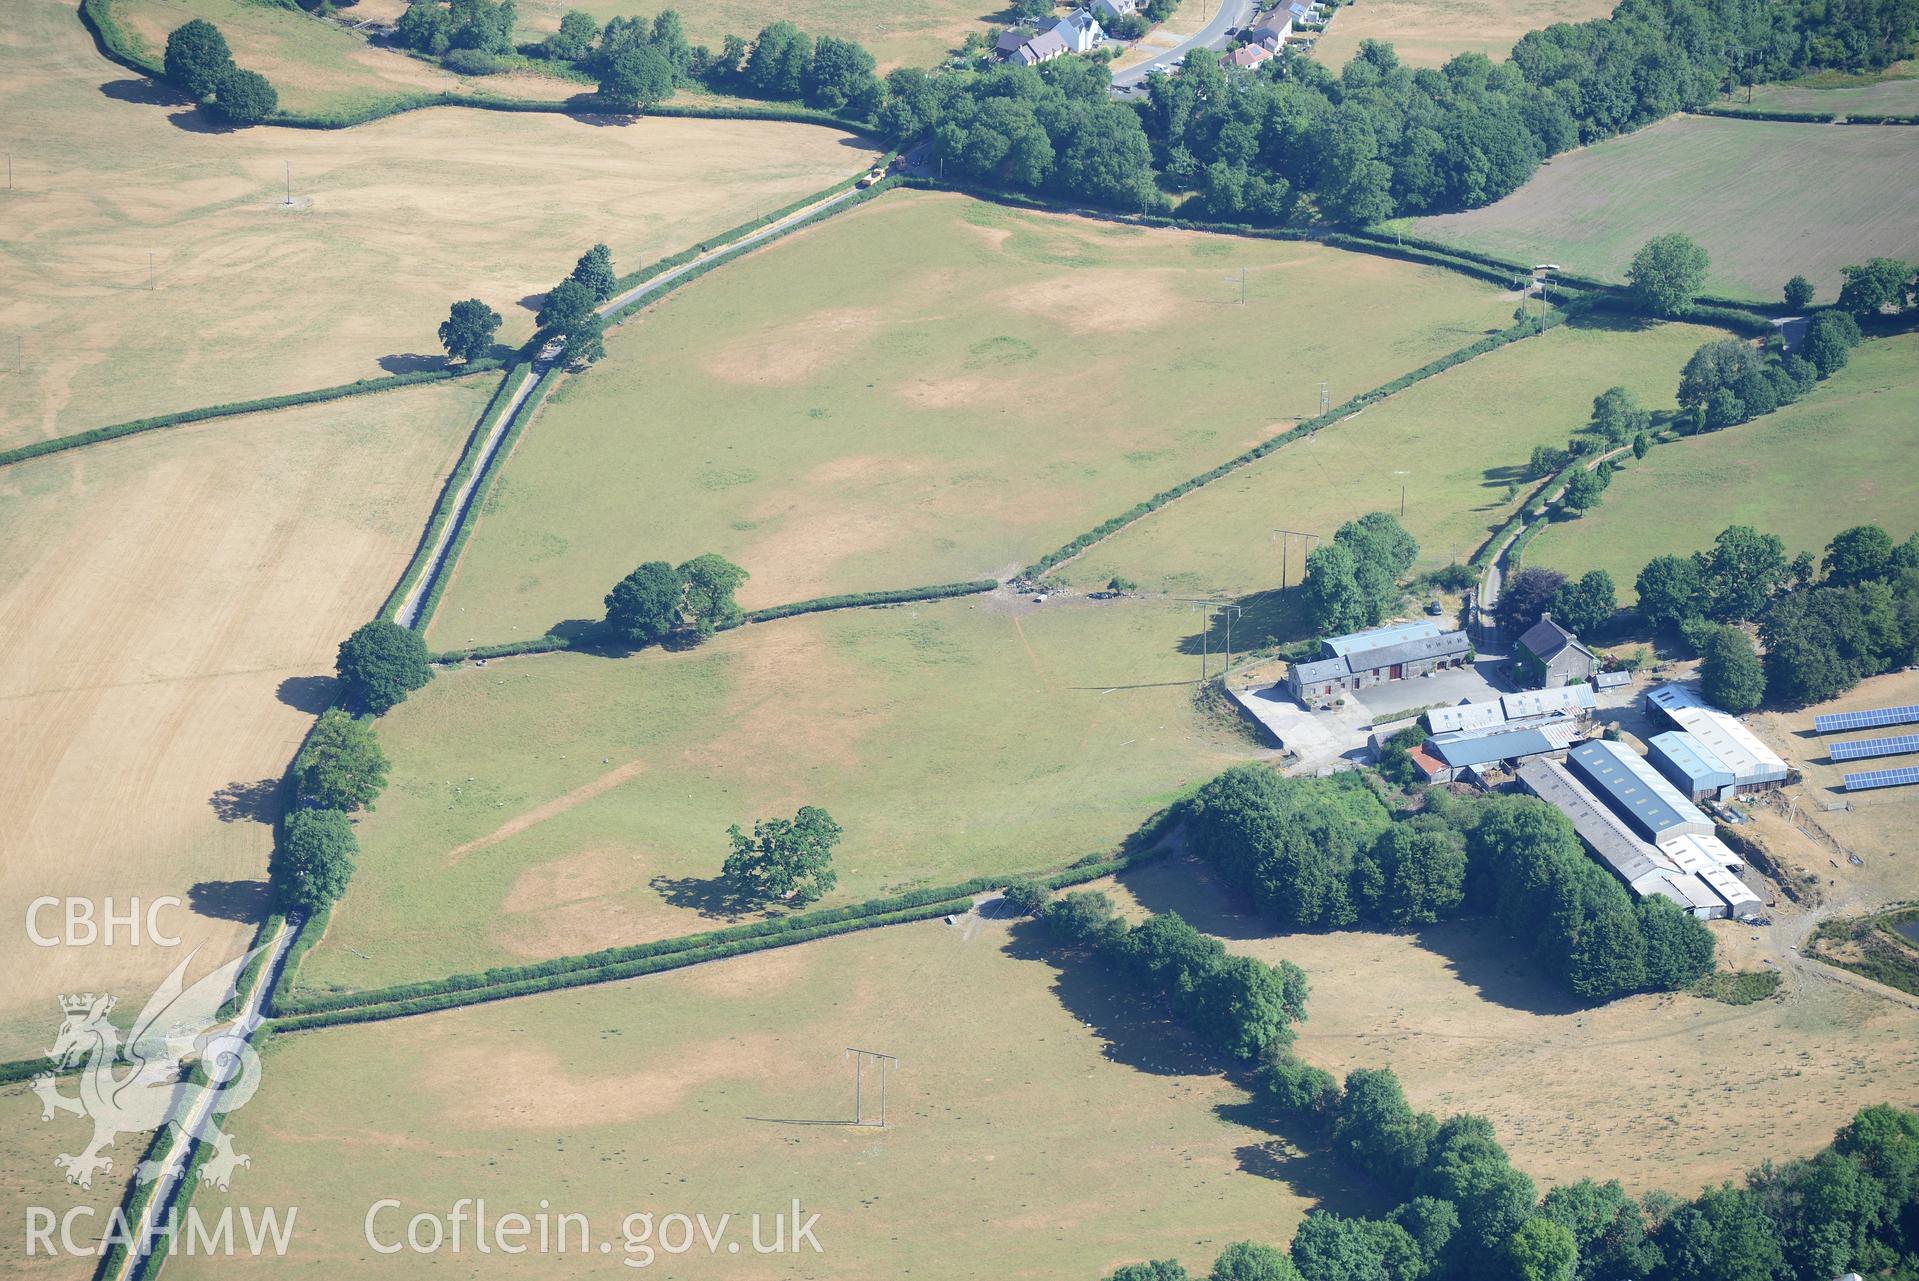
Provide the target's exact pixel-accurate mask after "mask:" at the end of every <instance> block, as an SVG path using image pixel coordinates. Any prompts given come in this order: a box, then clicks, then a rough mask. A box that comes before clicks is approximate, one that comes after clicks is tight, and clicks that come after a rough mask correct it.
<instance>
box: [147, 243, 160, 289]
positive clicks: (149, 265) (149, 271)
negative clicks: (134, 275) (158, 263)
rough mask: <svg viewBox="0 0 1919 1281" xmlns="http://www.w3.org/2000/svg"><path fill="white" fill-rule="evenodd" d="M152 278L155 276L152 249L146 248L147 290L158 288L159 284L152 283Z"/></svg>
mask: <svg viewBox="0 0 1919 1281" xmlns="http://www.w3.org/2000/svg"><path fill="white" fill-rule="evenodd" d="M154 280H155V278H154V274H153V251H152V250H151V249H149V250H147V288H148V290H153V289H157V288H159V286H158V285H157V284H155V283H154Z"/></svg>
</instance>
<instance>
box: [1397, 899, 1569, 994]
mask: <svg viewBox="0 0 1919 1281" xmlns="http://www.w3.org/2000/svg"><path fill="white" fill-rule="evenodd" d="M1413 938H1414V939H1416V940H1417V941H1418V943H1419V945H1420V946H1421V947H1423V948H1425V949H1426V950H1427V951H1428V952H1431V953H1433V954H1434V955H1436V956H1438V957H1440V958H1442V959H1443V960H1444V961H1445V962H1446V968H1447V969H1448V970H1450V971H1451V972H1452V974H1453V976H1454V977H1455V978H1457V979H1458V980H1459V981H1460V982H1462V983H1464V984H1466V986H1468V987H1470V988H1472V989H1473V991H1474V992H1475V993H1477V994H1478V995H1479V997H1480V999H1482V1000H1485V1001H1489V1002H1491V1003H1492V1004H1494V1005H1503V1006H1505V1007H1506V1008H1507V1009H1509V1010H1519V1011H1522V1012H1523V1013H1526V1014H1577V1013H1579V1012H1580V1011H1582V1010H1588V1009H1591V1008H1592V1004H1591V1003H1590V1002H1586V1001H1582V1000H1580V999H1579V998H1578V997H1576V996H1573V995H1572V994H1570V993H1569V992H1567V991H1566V990H1565V989H1564V988H1561V987H1559V986H1558V985H1556V984H1555V983H1554V982H1553V981H1552V980H1551V979H1550V978H1548V977H1547V976H1546V975H1544V974H1542V973H1541V972H1540V971H1539V969H1538V967H1537V966H1536V965H1534V964H1533V963H1532V961H1531V960H1530V959H1528V958H1527V957H1526V956H1525V947H1526V943H1525V941H1524V940H1522V939H1513V938H1509V937H1507V935H1506V934H1505V932H1504V931H1502V930H1500V929H1498V928H1496V927H1495V926H1494V925H1493V923H1492V922H1491V921H1489V920H1487V919H1486V918H1483V917H1480V918H1466V919H1463V920H1457V921H1446V922H1443V923H1441V924H1439V925H1429V926H1427V927H1426V928H1425V929H1422V930H1419V931H1418V932H1417V933H1415V934H1414V935H1413Z"/></svg>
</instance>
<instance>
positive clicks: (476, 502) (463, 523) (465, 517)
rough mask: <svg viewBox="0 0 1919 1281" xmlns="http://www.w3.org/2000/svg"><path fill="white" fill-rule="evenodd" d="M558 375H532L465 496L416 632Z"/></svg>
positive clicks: (431, 569)
mask: <svg viewBox="0 0 1919 1281" xmlns="http://www.w3.org/2000/svg"><path fill="white" fill-rule="evenodd" d="M555 373H556V371H555V370H552V369H548V370H546V371H545V372H541V373H533V374H532V375H531V377H532V378H534V380H535V382H534V385H533V388H532V390H531V391H529V392H527V394H526V399H525V400H522V401H521V402H520V407H519V408H518V409H517V410H515V411H514V413H513V417H512V418H511V419H510V420H508V422H507V425H506V431H505V432H503V433H502V434H501V436H500V444H499V448H497V449H495V450H494V451H493V456H492V457H491V458H489V459H487V460H486V465H485V466H484V467H483V468H481V470H480V477H479V479H478V480H477V481H475V482H474V485H473V490H472V492H471V493H469V494H468V495H467V497H466V506H465V508H464V509H463V510H461V511H460V512H459V513H458V514H457V516H455V517H454V519H457V520H458V521H459V524H458V525H457V526H455V528H454V530H453V537H452V538H450V539H448V540H447V544H446V555H445V556H443V557H442V558H441V560H440V564H439V566H438V568H437V570H436V569H435V568H434V567H433V566H430V565H429V566H427V567H426V570H425V571H424V572H427V573H431V574H433V576H434V577H433V582H432V583H431V584H430V585H429V586H428V587H427V590H426V594H425V595H424V596H422V597H421V598H420V612H419V613H418V614H417V615H415V617H414V619H413V630H414V631H416V632H419V633H421V634H423V635H424V634H425V632H426V629H427V625H428V624H429V623H431V622H432V621H433V614H434V612H435V611H436V610H438V609H439V607H440V597H441V596H443V595H445V594H446V585H447V583H448V581H449V580H451V579H452V577H453V569H454V567H455V566H456V565H458V564H459V563H460V553H461V552H463V551H465V550H466V540H467V539H468V538H470V537H472V535H473V527H474V526H475V525H477V524H478V523H479V520H480V508H481V507H482V506H484V505H485V503H486V498H487V494H488V493H490V492H491V491H492V489H493V482H494V481H496V480H498V479H499V476H500V470H501V469H502V468H503V467H505V466H506V460H507V458H508V456H509V455H511V454H512V453H513V447H514V446H515V445H517V444H518V443H519V441H520V436H521V434H522V433H523V432H525V431H526V426H527V424H528V423H530V422H531V421H533V415H534V414H535V413H537V412H538V411H539V408H540V404H541V402H542V401H543V400H545V398H546V391H547V388H548V386H549V385H550V381H551V379H552V378H553V377H554V375H555ZM482 440H484V437H482ZM453 492H454V493H455V494H457V493H458V492H459V487H458V486H457V485H456V486H454V490H453ZM429 554H430V552H429Z"/></svg>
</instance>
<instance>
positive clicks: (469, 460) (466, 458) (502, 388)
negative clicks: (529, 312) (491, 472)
mask: <svg viewBox="0 0 1919 1281" xmlns="http://www.w3.org/2000/svg"><path fill="white" fill-rule="evenodd" d="M532 371H533V365H532V363H531V362H530V361H525V360H522V361H519V362H517V363H515V364H514V366H513V368H511V369H509V370H507V373H506V377H504V378H502V379H500V384H499V386H497V387H495V388H494V389H493V395H492V397H491V398H490V399H489V400H488V401H487V402H486V408H485V409H483V410H481V411H480V417H479V421H478V422H476V423H475V424H474V425H473V430H472V432H471V433H470V434H469V435H468V436H467V438H466V447H465V448H464V449H462V450H461V451H460V458H459V461H457V462H456V463H454V464H453V470H452V471H451V472H449V473H448V474H447V478H446V483H445V484H443V485H442V486H441V487H440V498H439V501H438V502H436V503H435V504H434V505H433V514H432V516H430V517H428V518H427V522H426V528H425V530H423V531H422V532H421V534H420V541H419V544H418V545H417V546H416V547H415V548H414V549H413V559H411V560H409V561H408V562H407V565H406V569H405V570H404V571H402V572H401V574H400V580H399V581H398V582H396V583H395V584H393V590H392V591H390V592H388V593H387V596H386V599H385V600H383V601H381V602H380V608H379V611H378V612H377V613H376V614H375V615H374V617H375V618H391V617H393V611H394V610H396V609H398V608H399V607H400V602H401V601H403V600H405V599H406V594H407V593H408V592H410V591H412V590H413V585H414V584H415V583H416V582H418V581H419V579H420V575H421V574H423V573H425V572H426V571H427V570H429V569H431V568H432V560H433V547H434V544H435V543H437V542H438V541H439V538H440V531H441V530H442V529H444V528H445V527H446V522H447V521H448V520H450V519H452V517H453V505H454V502H455V500H457V499H458V498H459V495H460V487H461V486H462V485H464V484H466V478H467V477H468V476H470V475H472V474H473V468H474V465H475V464H476V463H477V462H478V461H479V458H480V451H481V449H482V448H483V447H484V446H485V444H486V438H487V434H488V433H489V432H491V431H492V430H493V423H494V420H495V419H497V418H498V417H499V415H500V410H501V408H502V407H503V406H505V405H506V404H507V403H508V402H509V401H511V400H512V399H513V394H514V392H515V391H517V390H518V389H519V387H520V385H521V384H522V383H524V382H525V381H526V379H527V375H528V374H530V373H532ZM420 604H421V606H422V607H424V606H425V604H426V602H425V601H421V602H420Z"/></svg>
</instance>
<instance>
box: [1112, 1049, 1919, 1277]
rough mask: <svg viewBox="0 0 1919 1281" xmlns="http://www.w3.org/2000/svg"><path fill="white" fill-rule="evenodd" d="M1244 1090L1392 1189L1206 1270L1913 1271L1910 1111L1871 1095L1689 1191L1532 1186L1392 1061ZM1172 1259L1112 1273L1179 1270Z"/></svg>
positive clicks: (1469, 1273) (1917, 1186)
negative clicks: (1284, 1245)
mask: <svg viewBox="0 0 1919 1281" xmlns="http://www.w3.org/2000/svg"><path fill="white" fill-rule="evenodd" d="M1257 1089H1258V1092H1259V1096H1260V1098H1261V1100H1262V1102H1263V1103H1264V1104H1265V1105H1266V1106H1267V1108H1268V1109H1269V1110H1270V1112H1271V1113H1272V1114H1273V1115H1274V1117H1275V1119H1277V1120H1281V1121H1290V1122H1292V1123H1295V1124H1304V1125H1306V1126H1307V1127H1308V1128H1310V1129H1311V1130H1313V1131H1314V1132H1316V1133H1318V1134H1320V1135H1321V1136H1322V1137H1324V1138H1325V1139H1326V1141H1327V1142H1328V1145H1329V1147H1330V1150H1331V1151H1332V1153H1333V1155H1334V1157H1335V1159H1337V1160H1338V1161H1340V1162H1341V1163H1342V1164H1344V1165H1347V1166H1348V1167H1350V1168H1351V1169H1353V1170H1354V1171H1355V1172H1357V1173H1360V1174H1362V1175H1364V1176H1366V1177H1367V1178H1369V1179H1370V1180H1371V1181H1373V1182H1374V1183H1376V1184H1378V1185H1379V1186H1380V1187H1381V1188H1382V1189H1383V1190H1385V1191H1386V1192H1388V1193H1389V1194H1391V1195H1392V1196H1393V1197H1394V1198H1395V1199H1396V1200H1397V1202H1398V1204H1397V1205H1396V1206H1395V1208H1394V1209H1393V1210H1392V1211H1391V1212H1390V1213H1388V1214H1385V1215H1382V1216H1379V1217H1376V1218H1369V1217H1364V1216H1350V1217H1349V1216H1345V1215H1341V1214H1339V1213H1337V1212H1335V1211H1331V1210H1325V1209H1315V1210H1313V1211H1311V1212H1309V1213H1308V1214H1307V1216H1306V1218H1305V1220H1304V1222H1302V1223H1301V1224H1300V1226H1299V1229H1298V1231H1296V1232H1295V1233H1294V1235H1293V1239H1292V1242H1291V1245H1290V1247H1289V1248H1288V1249H1287V1250H1286V1251H1284V1252H1282V1251H1280V1250H1278V1249H1276V1248H1274V1247H1272V1246H1268V1245H1262V1244H1259V1243H1254V1242H1240V1243H1236V1244H1234V1245H1232V1246H1229V1247H1228V1248H1227V1249H1226V1250H1225V1251H1224V1252H1222V1253H1221V1254H1220V1256H1219V1258H1218V1261H1217V1262H1216V1263H1215V1264H1214V1267H1213V1270H1212V1272H1211V1273H1210V1274H1209V1276H1210V1278H1211V1281H1453V1279H1455V1278H1458V1279H1461V1281H1463V1279H1464V1278H1475V1279H1476V1281H1483V1279H1485V1278H1501V1279H1505V1278H1511V1279H1512V1281H1793V1279H1796V1281H1830V1278H1833V1277H1838V1276H1841V1275H1843V1274H1846V1273H1849V1272H1857V1273H1861V1274H1863V1275H1866V1276H1874V1275H1887V1274H1890V1275H1893V1276H1903V1275H1907V1274H1909V1272H1910V1270H1911V1269H1912V1267H1913V1265H1914V1261H1915V1256H1919V1113H1914V1112H1911V1111H1908V1110H1906V1109H1903V1108H1898V1107H1893V1106H1890V1105H1888V1104H1876V1105H1873V1106H1871V1107H1866V1108H1862V1109H1860V1110H1859V1111H1858V1112H1856V1113H1854V1114H1853V1117H1852V1119H1851V1120H1850V1121H1848V1122H1847V1123H1846V1124H1845V1125H1844V1126H1843V1127H1842V1128H1841V1129H1840V1130H1839V1132H1838V1133H1837V1134H1836V1135H1835V1136H1834V1138H1833V1141H1832V1143H1831V1144H1829V1145H1828V1146H1827V1147H1825V1148H1824V1149H1822V1150H1821V1151H1819V1152H1818V1153H1816V1154H1815V1155H1813V1156H1811V1157H1809V1158H1795V1159H1792V1160H1787V1161H1783V1162H1780V1163H1777V1164H1775V1163H1773V1162H1770V1161H1768V1162H1767V1163H1766V1164H1764V1165H1762V1166H1760V1167H1759V1168H1758V1169H1756V1170H1753V1171H1751V1172H1749V1173H1748V1174H1747V1175H1746V1178H1745V1180H1744V1182H1743V1184H1738V1185H1735V1184H1733V1183H1731V1182H1726V1183H1722V1184H1720V1185H1718V1186H1717V1187H1709V1188H1706V1189H1705V1190H1703V1191H1702V1192H1700V1193H1699V1195H1698V1196H1696V1197H1694V1198H1693V1199H1691V1200H1689V1201H1688V1200H1682V1199H1681V1198H1679V1197H1676V1196H1673V1195H1671V1194H1670V1193H1667V1192H1663V1191H1657V1190H1655V1191H1652V1192H1648V1193H1646V1194H1645V1195H1644V1196H1640V1197H1634V1196H1632V1195H1630V1194H1628V1193H1627V1192H1626V1190H1625V1189H1624V1188H1623V1187H1621V1186H1620V1184H1619V1183H1618V1182H1617V1181H1616V1180H1615V1181H1608V1182H1605V1183H1601V1182H1598V1181H1597V1180H1594V1179H1581V1180H1579V1181H1578V1182H1576V1183H1568V1184H1563V1185H1561V1186H1559V1187H1555V1188H1553V1189H1551V1190H1550V1191H1548V1192H1547V1193H1546V1194H1545V1195H1544V1196H1543V1197H1542V1196H1539V1195H1538V1188H1537V1186H1536V1185H1535V1184H1534V1183H1533V1181H1532V1179H1530V1178H1529V1177H1527V1175H1526V1174H1525V1173H1524V1172H1523V1171H1521V1170H1519V1169H1517V1168H1516V1167H1515V1166H1514V1165H1513V1164H1512V1161H1511V1159H1510V1158H1509V1157H1508V1155H1507V1153H1506V1150H1505V1149H1504V1147H1502V1146H1501V1145H1500V1143H1499V1142H1498V1140H1497V1138H1496V1137H1495V1135H1494V1132H1493V1128H1492V1124H1491V1122H1489V1121H1487V1120H1486V1119H1485V1118H1484V1117H1480V1116H1474V1115H1472V1114H1462V1115H1459V1116H1454V1117H1450V1118H1448V1119H1447V1120H1445V1121H1440V1120H1438V1119H1437V1118H1436V1117H1434V1116H1433V1115H1432V1114H1430V1113H1425V1112H1416V1111H1414V1109H1413V1108H1412V1106H1411V1105H1410V1104H1409V1103H1408V1102H1407V1100H1406V1097H1405V1093H1404V1091H1403V1089H1402V1088H1401V1086H1400V1084H1399V1081H1398V1078H1397V1077H1395V1076H1394V1074H1393V1072H1392V1071H1391V1069H1367V1068H1360V1069H1356V1070H1354V1071H1353V1072H1351V1073H1349V1074H1348V1075H1347V1077H1346V1080H1345V1082H1344V1083H1343V1085H1342V1083H1340V1082H1337V1081H1335V1080H1334V1079H1333V1077H1332V1076H1330V1075H1329V1074H1327V1073H1325V1072H1323V1071H1320V1070H1319V1069H1317V1068H1311V1067H1307V1066H1305V1065H1304V1064H1301V1063H1299V1062H1298V1061H1297V1060H1295V1059H1290V1058H1287V1059H1282V1060H1281V1061H1279V1062H1278V1063H1275V1064H1273V1065H1270V1066H1268V1067H1267V1068H1265V1069H1264V1070H1263V1071H1262V1073H1261V1075H1260V1078H1259V1081H1258V1085H1257ZM1189 1275H1190V1274H1189V1273H1187V1271H1186V1269H1185V1268H1184V1267H1183V1266H1181V1265H1180V1264H1179V1263H1178V1262H1177V1261H1175V1260H1159V1261H1156V1262H1153V1263H1142V1264H1131V1265H1128V1266H1126V1267H1123V1268H1120V1269H1119V1270H1117V1271H1115V1272H1113V1273H1112V1274H1111V1276H1110V1278H1109V1281H1188V1278H1189Z"/></svg>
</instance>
